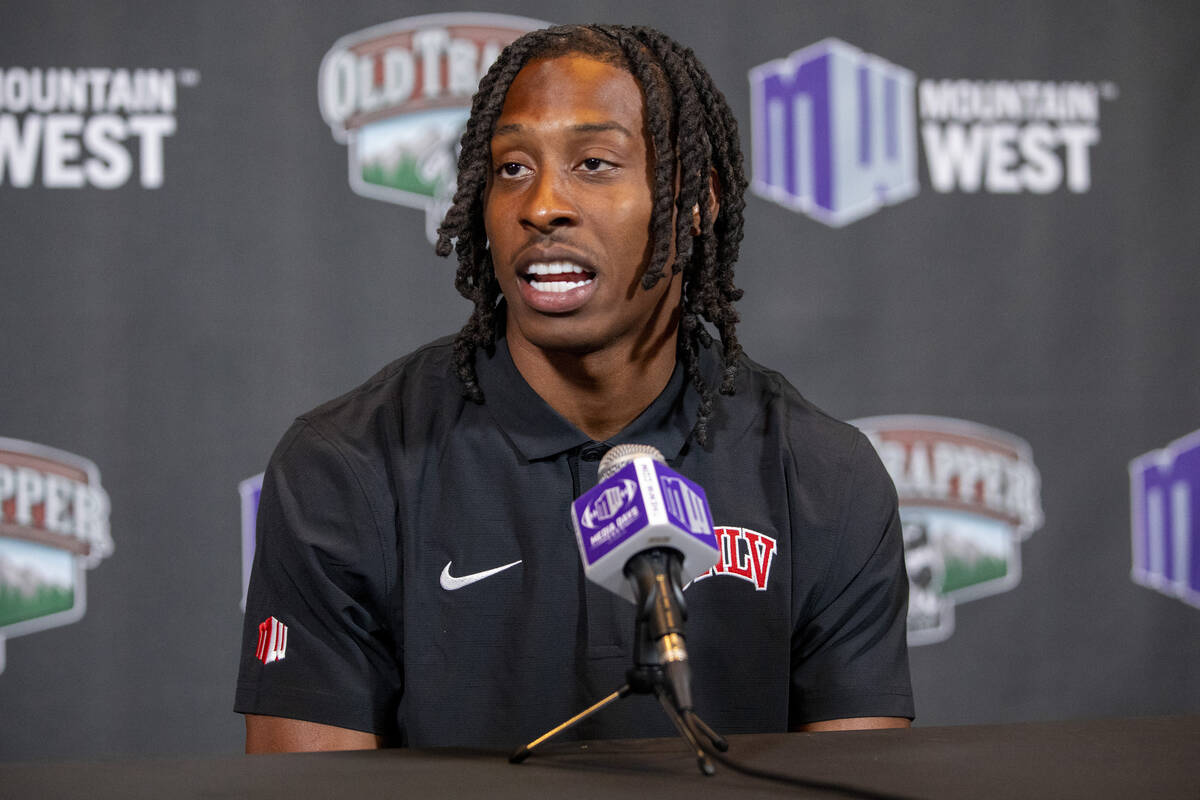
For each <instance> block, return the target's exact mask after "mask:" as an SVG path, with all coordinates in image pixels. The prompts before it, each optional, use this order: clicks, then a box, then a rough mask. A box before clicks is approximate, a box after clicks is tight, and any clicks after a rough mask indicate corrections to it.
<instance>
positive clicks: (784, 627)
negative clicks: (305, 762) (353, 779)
mask: <svg viewBox="0 0 1200 800" xmlns="http://www.w3.org/2000/svg"><path fill="white" fill-rule="evenodd" d="M451 356H452V344H451V339H449V338H446V339H442V340H439V341H437V342H434V343H432V344H430V345H427V346H426V347H423V348H421V349H420V350H417V351H416V352H414V353H412V354H410V355H408V356H406V357H404V358H402V359H399V360H397V361H395V362H393V363H392V364H390V365H389V366H388V367H386V368H385V369H384V370H383V371H381V372H380V373H379V374H378V375H376V376H375V377H373V378H372V379H371V380H369V381H367V382H366V383H365V384H363V385H362V386H360V387H359V388H357V389H355V390H354V391H352V392H350V393H349V394H346V395H344V396H342V397H340V398H338V399H336V400H334V401H332V402H330V403H327V404H325V405H323V406H321V407H319V408H317V409H315V410H314V411H312V412H311V413H308V414H305V415H304V416H302V417H300V418H299V419H298V420H297V421H296V422H295V424H293V425H292V427H291V429H290V430H289V431H288V432H287V434H286V435H285V436H284V437H283V440H282V441H281V442H280V444H279V446H278V448H277V449H276V451H275V453H274V455H273V456H272V458H271V462H270V465H269V467H268V469H267V472H266V477H265V479H264V482H263V491H262V498H261V502H260V506H259V512H258V546H257V552H256V555H255V561H254V568H253V572H252V576H251V580H250V589H249V595H248V598H247V604H246V605H247V610H246V620H245V633H244V637H243V643H242V656H241V670H240V676H239V680H238V689H237V698H236V704H235V709H236V710H237V711H239V712H243V713H254V714H267V715H273V716H281V717H291V718H297V719H304V720H310V721H313V722H320V723H325V724H328V725H336V726H340V727H345V728H354V729H358V730H365V731H373V732H376V733H380V734H384V735H387V736H390V737H393V738H394V739H395V740H396V741H398V742H401V743H405V744H409V745H411V746H437V745H464V746H497V747H512V746H515V745H517V744H520V743H523V742H526V741H528V740H530V739H532V738H534V737H536V736H538V735H540V734H541V733H543V732H545V730H547V729H548V728H550V727H552V726H554V725H556V724H558V723H559V722H561V721H563V720H565V719H566V718H568V717H570V716H572V715H574V714H576V713H577V712H579V711H580V710H582V709H583V708H585V707H587V706H588V705H591V704H592V703H593V702H595V701H596V700H598V699H600V698H601V697H603V696H604V695H607V694H608V693H610V692H612V691H613V690H615V689H616V688H617V687H618V686H619V685H620V684H621V683H623V679H624V673H625V670H626V669H627V668H628V667H629V666H630V665H631V659H632V642H631V639H632V634H633V607H632V606H631V605H630V604H628V603H627V602H625V601H624V600H621V599H620V598H618V597H616V596H615V595H612V594H610V593H608V592H607V591H605V590H604V589H600V588H598V587H596V586H593V585H592V584H590V583H588V582H587V581H586V580H585V579H584V576H583V570H582V567H581V565H580V561H579V552H578V548H577V545H576V543H575V538H574V533H573V531H572V528H571V523H570V516H569V506H570V502H571V500H572V499H573V498H575V497H576V496H578V494H579V493H580V492H581V491H583V490H586V489H587V488H589V487H591V486H592V485H594V483H595V482H596V471H597V466H598V462H599V459H600V457H601V456H602V455H603V453H604V452H606V451H607V449H608V448H609V447H611V446H613V445H616V444H620V443H623V442H637V443H644V444H651V445H654V446H655V447H657V448H658V449H659V450H661V451H662V452H663V454H664V455H665V456H666V458H667V460H668V461H669V463H670V464H671V466H672V467H673V468H675V469H676V470H678V471H679V472H681V473H683V474H684V475H687V476H688V477H689V478H691V479H692V480H694V481H696V482H697V483H699V484H700V485H701V486H703V487H705V489H706V491H707V493H708V497H709V501H710V504H711V508H712V513H713V519H714V520H715V523H716V525H717V526H718V534H719V539H720V541H721V542H722V545H723V548H724V555H723V559H722V563H721V564H718V566H717V567H715V568H714V570H713V572H712V574H710V575H709V576H705V577H703V578H701V579H698V580H696V581H694V582H693V583H692V584H691V585H690V586H689V587H688V588H687V590H686V597H687V601H688V615H689V616H688V623H687V643H688V651H689V657H690V661H691V665H692V671H693V683H694V696H695V701H696V710H697V712H698V713H699V714H700V715H701V716H702V717H703V718H704V719H705V720H706V721H708V722H709V723H710V724H711V725H712V726H713V727H714V728H716V729H717V730H718V731H720V732H722V733H727V734H732V733H746V732H755V731H783V730H787V729H788V728H789V726H795V725H798V724H800V723H803V722H808V721H815V720H821V719H832V718H839V717H856V716H901V717H911V716H912V715H913V707H912V698H911V688H910V684H909V674H908V658H907V651H906V648H905V624H904V623H905V610H906V601H907V592H908V583H907V580H906V578H905V573H904V552H903V541H902V537H901V532H900V523H899V517H898V515H897V502H896V494H895V490H894V488H893V486H892V483H891V480H890V479H889V477H888V475H887V473H886V472H885V470H884V468H883V466H882V465H881V464H880V462H879V459H878V458H877V457H876V455H875V451H874V449H873V448H872V447H871V445H870V444H869V443H868V442H867V440H866V439H865V438H864V437H863V435H862V434H861V433H859V432H858V431H857V430H856V429H854V428H852V427H850V426H848V425H846V424H844V423H841V422H837V421H835V420H833V419H831V418H830V417H828V416H826V415H825V414H823V413H822V412H821V411H819V410H817V409H816V408H815V407H813V406H812V405H811V404H810V403H808V402H807V401H806V400H805V399H804V398H802V397H801V396H800V395H799V393H798V392H796V390H795V389H793V388H792V387H791V385H790V384H788V382H787V381H786V380H785V379H784V378H783V377H782V376H780V375H779V374H778V373H775V372H772V371H770V370H766V369H763V368H762V367H760V366H758V365H757V364H754V363H753V362H751V361H750V360H748V359H743V363H742V369H741V371H740V375H739V378H738V381H737V391H736V393H735V394H734V395H732V396H724V395H719V396H718V397H717V399H716V402H715V408H714V412H713V415H712V418H711V421H710V423H709V429H708V430H709V441H708V444H707V445H705V446H703V447H702V446H700V445H698V444H697V443H696V442H695V440H694V439H693V438H692V437H691V435H690V432H691V429H692V426H693V423H694V420H695V414H696V407H697V405H698V403H699V397H698V395H697V394H696V392H695V390H694V389H692V388H691V387H690V386H689V385H687V382H686V381H685V380H684V377H683V374H682V372H683V370H682V367H677V368H676V370H675V374H674V375H673V376H672V378H671V380H670V383H669V384H668V386H667V388H666V389H665V390H664V391H663V392H662V394H661V395H660V396H659V397H658V399H657V400H655V401H654V403H653V404H652V405H651V406H650V407H649V408H647V409H646V411H645V412H643V413H642V414H641V416H639V417H638V418H637V419H636V420H634V421H633V422H632V423H630V425H629V426H628V427H627V428H626V429H625V430H624V431H622V432H621V433H620V434H618V435H617V436H615V437H613V438H612V439H611V440H609V441H607V442H593V441H591V440H590V439H589V438H588V437H587V436H586V435H585V434H583V433H582V432H580V431H579V430H578V429H577V428H575V427H574V426H573V425H572V424H570V423H569V422H567V421H566V420H564V419H563V418H562V417H560V416H559V415H558V414H557V413H556V412H555V411H554V410H553V409H551V408H550V406H548V405H547V404H546V403H545V402H544V401H543V400H542V399H541V398H540V397H539V396H538V395H537V394H536V393H535V392H534V391H533V390H532V389H531V388H530V386H529V385H528V384H527V383H526V382H525V380H524V378H523V377H522V376H521V374H520V373H519V372H518V371H517V370H516V368H515V366H514V365H513V362H512V358H511V356H510V355H509V352H508V349H507V346H506V343H505V341H504V340H503V339H500V340H499V342H498V344H497V346H496V348H495V351H494V353H492V354H490V355H489V354H488V353H485V352H480V353H478V355H477V362H476V363H477V371H478V376H479V382H480V386H481V387H482V388H483V391H484V394H485V397H486V402H485V403H484V404H483V405H477V404H475V403H473V402H471V401H469V400H466V399H464V398H463V397H462V387H461V384H460V382H459V380H458V378H457V377H456V375H455V372H454V368H453V364H452V358H451ZM703 370H704V372H705V373H706V375H707V376H708V380H709V381H710V382H711V383H712V384H713V385H715V384H716V383H717V381H718V380H719V372H720V363H719V359H718V356H717V353H716V352H715V347H714V348H713V350H711V351H707V352H705V353H704V354H703ZM513 562H519V563H515V564H514V563H513ZM447 565H449V567H447ZM505 565H511V566H508V567H507V568H506V569H503V570H499V571H497V572H495V573H493V574H491V575H488V576H487V577H483V578H481V579H478V580H475V581H473V582H470V583H460V584H459V585H456V584H455V582H454V581H453V580H451V581H449V582H448V584H447V585H449V586H450V588H443V581H442V580H441V576H442V575H443V573H444V572H446V573H448V574H449V575H450V576H451V577H452V578H463V577H465V576H477V574H478V573H481V572H485V571H488V570H492V569H495V568H497V567H504V566H505ZM271 617H274V618H275V619H276V620H278V621H279V623H282V626H284V627H286V649H285V651H284V652H283V657H282V658H267V657H265V656H264V652H265V649H264V648H260V647H259V644H260V642H259V638H260V636H259V628H260V623H262V622H264V621H265V620H268V619H269V618H271ZM265 630H267V631H268V634H265V635H269V632H270V630H271V626H270V625H268V626H266V628H265ZM277 630H279V631H282V628H278V629H277ZM281 635H282V634H281ZM264 641H265V640H264ZM282 641H283V640H281V642H282ZM673 733H674V731H673V729H672V728H671V726H670V723H669V722H668V721H667V719H666V717H665V716H664V715H663V713H662V712H661V710H660V709H659V708H658V707H657V705H656V703H655V701H653V700H652V699H650V698H648V697H633V698H629V699H626V700H623V701H621V702H620V703H617V704H614V705H613V706H610V707H608V708H606V709H604V710H603V711H602V712H600V713H599V714H597V715H595V716H594V717H592V718H591V719H590V720H589V721H588V722H587V723H585V724H583V725H581V726H579V728H577V729H576V730H575V731H574V732H573V734H574V735H575V736H577V737H579V738H607V737H646V736H669V735H673Z"/></svg>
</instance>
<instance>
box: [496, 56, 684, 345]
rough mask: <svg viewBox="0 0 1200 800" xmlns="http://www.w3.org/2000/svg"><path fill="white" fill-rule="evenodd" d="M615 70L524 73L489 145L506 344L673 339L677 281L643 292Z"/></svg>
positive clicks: (638, 199)
mask: <svg viewBox="0 0 1200 800" xmlns="http://www.w3.org/2000/svg"><path fill="white" fill-rule="evenodd" d="M642 105H643V100H642V93H641V90H640V89H639V87H638V84H637V82H636V81H635V80H634V78H633V76H632V75H630V74H629V73H628V72H626V71H625V70H624V69H621V68H619V67H614V66H612V65H609V64H605V63H602V62H600V61H595V60H593V59H591V58H588V57H586V56H577V55H569V56H563V57H559V58H553V59H546V60H537V61H532V62H530V63H529V64H527V65H526V66H525V67H524V68H523V69H522V70H521V71H520V72H519V73H518V74H517V77H516V78H515V79H514V80H513V83H512V86H511V87H510V88H509V90H508V95H507V97H506V99H505V102H504V108H503V110H502V112H501V114H500V118H499V119H498V120H497V122H496V129H495V133H494V135H493V137H492V172H491V175H490V177H489V179H488V186H487V189H486V194H485V203H484V224H485V226H486V228H487V235H488V240H489V243H490V247H491V252H492V262H493V264H494V266H495V270H496V278H497V279H498V280H499V282H500V290H501V291H502V292H503V293H504V296H505V298H506V299H507V300H508V337H509V339H510V344H511V345H513V346H520V345H522V344H524V343H526V342H527V343H529V344H532V345H534V346H536V347H538V348H540V349H542V350H543V351H566V352H571V353H576V354H582V353H589V352H595V351H597V350H601V349H604V348H608V347H614V346H618V347H619V346H621V345H622V344H624V345H626V346H627V347H628V348H629V349H628V350H627V352H629V353H630V354H631V356H636V355H637V354H638V353H640V352H642V351H643V349H644V348H646V347H648V346H650V345H651V344H652V343H663V342H665V340H666V339H668V338H669V337H670V336H671V335H673V333H674V331H675V329H676V325H677V320H678V309H679V298H680V288H679V287H680V283H681V281H680V277H679V276H671V275H670V269H669V268H668V269H667V270H665V272H666V276H665V277H664V279H663V280H661V281H659V282H658V283H657V284H656V285H655V287H654V288H653V289H651V290H650V291H645V290H643V289H642V288H641V278H642V274H643V273H644V272H645V270H646V266H647V264H648V263H649V257H650V247H651V243H650V216H651V210H652V199H651V188H650V187H651V179H650V176H651V172H652V170H651V164H650V163H649V162H650V158H649V157H648V155H647V153H648V148H647V135H646V132H645V130H644V129H643V116H642Z"/></svg>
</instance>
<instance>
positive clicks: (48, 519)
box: [0, 438, 113, 672]
mask: <svg viewBox="0 0 1200 800" xmlns="http://www.w3.org/2000/svg"><path fill="white" fill-rule="evenodd" d="M108 510H109V503H108V495H107V494H106V493H105V492H104V489H102V488H101V487H100V472H99V471H98V470H97V469H96V465H95V464H93V463H92V462H91V461H88V460H87V459H85V458H80V457H79V456H75V455H71V454H70V453H64V452H62V451H60V450H54V449H52V448H49V447H43V446H42V445H38V444H31V443H29V442H21V441H17V440H15V439H2V438H0V672H3V670H4V641H5V639H6V638H11V637H13V636H21V635H22V634H26V633H34V632H35V631H42V630H46V629H47V628H56V627H58V626H59V625H67V624H69V623H71V622H75V621H76V620H78V619H79V618H81V617H82V616H83V613H84V610H85V609H86V608H87V601H86V593H85V586H84V582H85V581H84V570H85V569H90V568H91V567H94V566H96V565H97V564H99V563H100V561H101V559H103V558H105V557H107V556H108V555H110V554H111V553H112V551H113V542H112V538H111V536H110V535H109V527H108Z"/></svg>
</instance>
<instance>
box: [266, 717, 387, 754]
mask: <svg viewBox="0 0 1200 800" xmlns="http://www.w3.org/2000/svg"><path fill="white" fill-rule="evenodd" d="M380 747H383V737H381V736H378V735H376V734H374V733H367V732H366V731H355V730H351V729H349V728H337V727H334V726H333V725H322V724H320V723H318V722H308V721H306V720H302V719H287V718H286V717H267V716H262V715H260V714H247V715H246V752H247V753H300V752H311V751H314V750H376V749H378V748H380Z"/></svg>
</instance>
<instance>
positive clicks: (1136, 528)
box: [1129, 431, 1200, 608]
mask: <svg viewBox="0 0 1200 800" xmlns="http://www.w3.org/2000/svg"><path fill="white" fill-rule="evenodd" d="M1129 481H1130V490H1131V494H1130V509H1131V511H1132V522H1133V580H1134V582H1135V583H1138V584H1141V585H1142V586H1145V587H1148V588H1150V589H1154V590H1156V591H1159V592H1162V593H1163V594H1165V595H1167V596H1169V597H1177V598H1179V599H1180V600H1182V601H1183V602H1185V603H1188V604H1189V605H1193V606H1196V607H1197V608H1200V431H1193V432H1192V433H1190V434H1188V435H1187V436H1184V437H1183V438H1182V439H1176V440H1175V441H1173V442H1171V443H1170V444H1168V445H1167V446H1166V447H1164V448H1162V449H1161V450H1152V451H1151V452H1149V453H1146V454H1145V455H1141V456H1138V457H1137V458H1135V459H1134V460H1133V461H1131V462H1130V463H1129Z"/></svg>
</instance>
